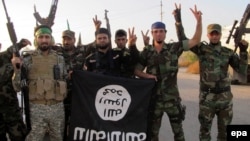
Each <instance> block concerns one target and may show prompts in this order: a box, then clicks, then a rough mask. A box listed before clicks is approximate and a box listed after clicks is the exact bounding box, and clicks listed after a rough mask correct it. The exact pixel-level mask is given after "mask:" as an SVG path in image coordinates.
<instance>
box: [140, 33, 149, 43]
mask: <svg viewBox="0 0 250 141" xmlns="http://www.w3.org/2000/svg"><path fill="white" fill-rule="evenodd" d="M148 32H149V30H147V32H146V34H144V33H143V31H141V34H142V39H143V43H144V45H145V46H147V45H149V41H150V38H149V36H148Z"/></svg>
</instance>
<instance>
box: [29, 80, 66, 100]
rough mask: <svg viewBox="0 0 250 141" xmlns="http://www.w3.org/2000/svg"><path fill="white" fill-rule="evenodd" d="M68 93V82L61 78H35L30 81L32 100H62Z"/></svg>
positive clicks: (30, 96) (30, 97)
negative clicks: (60, 79)
mask: <svg viewBox="0 0 250 141" xmlns="http://www.w3.org/2000/svg"><path fill="white" fill-rule="evenodd" d="M66 93H67V84H66V82H65V81H59V80H50V79H45V80H33V81H31V82H30V83H29V99H30V100H44V99H45V100H57V101H62V100H63V99H64V98H65V96H66Z"/></svg>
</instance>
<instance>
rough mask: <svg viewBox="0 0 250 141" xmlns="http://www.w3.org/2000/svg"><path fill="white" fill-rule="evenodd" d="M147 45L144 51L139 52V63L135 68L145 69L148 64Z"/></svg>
mask: <svg viewBox="0 0 250 141" xmlns="http://www.w3.org/2000/svg"><path fill="white" fill-rule="evenodd" d="M147 47H149V46H146V47H144V49H143V51H142V52H140V53H139V59H138V63H137V64H136V65H135V69H137V70H141V71H143V70H144V69H145V67H146V65H147V60H146V59H147Z"/></svg>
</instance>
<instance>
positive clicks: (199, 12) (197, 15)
mask: <svg viewBox="0 0 250 141" xmlns="http://www.w3.org/2000/svg"><path fill="white" fill-rule="evenodd" d="M190 10H191V11H192V13H193V14H194V17H195V19H196V20H197V22H198V23H200V22H201V20H202V19H201V15H202V12H201V11H199V10H197V7H196V5H194V9H192V8H190Z"/></svg>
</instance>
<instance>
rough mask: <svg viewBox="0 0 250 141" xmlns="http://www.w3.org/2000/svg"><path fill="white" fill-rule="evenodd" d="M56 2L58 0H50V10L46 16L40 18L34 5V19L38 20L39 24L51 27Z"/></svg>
mask: <svg viewBox="0 0 250 141" xmlns="http://www.w3.org/2000/svg"><path fill="white" fill-rule="evenodd" d="M57 4H58V0H53V1H52V4H51V8H50V12H49V15H48V17H47V18H42V17H41V16H40V14H39V13H38V12H37V11H36V6H34V11H35V13H34V17H35V19H36V21H37V22H39V23H40V24H41V25H47V26H49V27H52V25H53V24H54V19H55V15H56V9H57ZM37 25H38V23H37Z"/></svg>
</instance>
